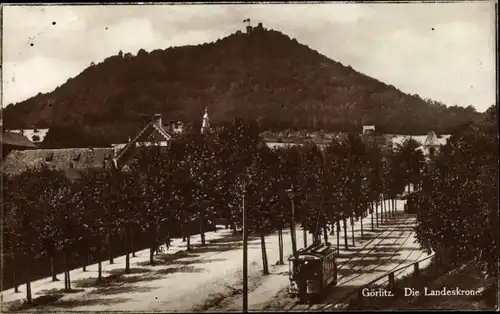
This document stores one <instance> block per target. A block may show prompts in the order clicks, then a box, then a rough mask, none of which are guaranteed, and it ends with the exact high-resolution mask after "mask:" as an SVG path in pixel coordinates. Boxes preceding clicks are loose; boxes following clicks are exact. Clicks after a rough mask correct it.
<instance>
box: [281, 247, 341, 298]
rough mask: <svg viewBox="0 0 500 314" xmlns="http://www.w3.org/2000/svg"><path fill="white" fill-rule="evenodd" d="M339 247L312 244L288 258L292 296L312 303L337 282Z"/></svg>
mask: <svg viewBox="0 0 500 314" xmlns="http://www.w3.org/2000/svg"><path fill="white" fill-rule="evenodd" d="M337 256H338V250H337V248H333V247H331V245H330V244H324V243H320V244H312V245H310V246H308V247H306V248H303V249H300V250H298V251H297V254H296V256H291V257H290V258H289V259H288V264H289V278H290V287H289V293H290V295H291V296H292V297H297V296H298V297H299V299H300V301H301V302H305V301H307V302H309V303H312V302H313V301H314V300H315V299H317V298H318V297H319V296H321V295H322V294H323V292H324V291H325V290H326V289H327V288H328V287H329V286H330V285H336V284H337Z"/></svg>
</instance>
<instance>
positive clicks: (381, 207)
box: [380, 198, 384, 224]
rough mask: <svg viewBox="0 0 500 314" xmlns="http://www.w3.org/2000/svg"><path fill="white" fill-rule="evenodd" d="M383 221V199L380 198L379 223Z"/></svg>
mask: <svg viewBox="0 0 500 314" xmlns="http://www.w3.org/2000/svg"><path fill="white" fill-rule="evenodd" d="M383 223H384V199H383V198H381V199H380V224H383Z"/></svg>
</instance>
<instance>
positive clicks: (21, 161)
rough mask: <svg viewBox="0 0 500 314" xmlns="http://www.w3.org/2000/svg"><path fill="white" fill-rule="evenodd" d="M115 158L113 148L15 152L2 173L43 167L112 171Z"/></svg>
mask: <svg viewBox="0 0 500 314" xmlns="http://www.w3.org/2000/svg"><path fill="white" fill-rule="evenodd" d="M113 157H114V150H113V148H111V147H108V148H63V149H33V150H13V151H11V152H10V153H9V154H8V155H7V156H6V158H5V159H4V161H3V169H2V171H3V174H6V175H17V174H20V173H22V172H24V171H26V170H27V169H40V168H42V167H46V168H48V169H51V170H56V171H62V172H68V171H84V170H88V169H110V168H113V167H114V161H113Z"/></svg>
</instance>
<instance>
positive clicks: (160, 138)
mask: <svg viewBox="0 0 500 314" xmlns="http://www.w3.org/2000/svg"><path fill="white" fill-rule="evenodd" d="M183 129H184V128H183V123H182V122H174V121H168V122H167V123H166V124H164V123H163V121H162V116H161V114H155V116H154V118H153V119H152V120H151V121H150V122H149V123H147V124H146V125H145V126H144V127H143V128H142V130H141V131H139V133H138V134H137V135H136V136H135V137H133V138H131V139H130V140H129V141H128V143H126V144H118V145H114V149H115V157H114V162H115V166H116V167H117V168H122V167H123V166H125V165H127V164H128V163H129V162H130V161H131V160H132V157H133V156H135V154H136V153H137V150H138V149H139V148H140V147H143V146H152V145H159V146H168V145H169V143H170V141H171V140H172V138H173V137H174V136H175V135H176V134H178V133H182V132H183Z"/></svg>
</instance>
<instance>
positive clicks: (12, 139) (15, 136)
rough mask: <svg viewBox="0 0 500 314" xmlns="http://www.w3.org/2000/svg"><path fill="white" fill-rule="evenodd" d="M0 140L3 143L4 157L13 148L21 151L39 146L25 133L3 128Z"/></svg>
mask: <svg viewBox="0 0 500 314" xmlns="http://www.w3.org/2000/svg"><path fill="white" fill-rule="evenodd" d="M0 142H1V143H2V158H4V157H5V156H7V154H8V153H10V152H11V151H13V150H19V151H21V150H26V149H35V148H37V146H36V145H35V144H34V143H33V142H31V141H30V140H29V139H27V138H26V137H25V136H24V135H22V134H19V133H14V132H9V131H3V130H2V136H1V137H0Z"/></svg>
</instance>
